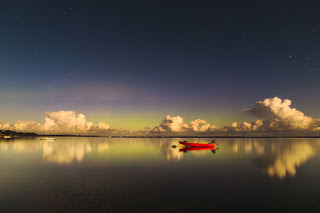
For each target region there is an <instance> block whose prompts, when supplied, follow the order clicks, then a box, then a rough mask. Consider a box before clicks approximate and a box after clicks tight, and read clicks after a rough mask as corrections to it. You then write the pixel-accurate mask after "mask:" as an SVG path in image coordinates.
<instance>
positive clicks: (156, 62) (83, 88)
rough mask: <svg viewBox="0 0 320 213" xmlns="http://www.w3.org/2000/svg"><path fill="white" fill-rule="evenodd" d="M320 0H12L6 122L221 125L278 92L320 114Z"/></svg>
mask: <svg viewBox="0 0 320 213" xmlns="http://www.w3.org/2000/svg"><path fill="white" fill-rule="evenodd" d="M319 10H320V3H319V1H315V0H314V1H311V0H310V1H309V0H306V1H301V0H300V1H298V0H296V1H294V0H287V1H276V0H261V1H259V0H252V1H245V0H243V1H241V0H219V1H213V0H211V1H173V0H170V1H165V0H162V1H150V0H149V1H133V0H131V1H122V0H114V1H107V0H106V1H79V0H78V1H58V0H54V1H43V0H42V1H14V0H10V1H1V2H0V74H1V75H0V121H9V122H14V121H16V120H38V121H42V120H43V114H44V112H47V111H58V110H73V111H76V112H78V113H83V114H85V115H86V117H87V119H88V120H90V121H93V122H99V121H105V122H107V123H108V124H110V125H111V126H113V127H115V128H132V129H139V128H143V127H145V126H155V125H157V124H159V122H161V119H163V118H164V116H166V115H168V114H169V115H173V116H176V115H180V116H182V117H183V118H184V119H185V120H186V121H190V120H194V119H197V118H201V119H204V120H206V121H208V122H210V123H214V124H216V125H225V124H228V123H230V122H231V121H238V122H241V121H244V120H253V118H252V117H250V116H248V115H247V114H245V113H244V112H243V111H242V109H244V108H247V107H250V106H252V105H253V104H254V103H255V102H256V101H258V100H263V99H264V98H272V97H275V96H278V97H280V98H288V99H290V100H292V101H293V107H296V108H297V109H299V110H301V111H303V112H304V113H305V114H306V115H308V116H313V117H320V116H319V115H320V108H319V105H320V100H319V92H320V84H319V79H320V62H319V61H320V60H319V59H320V51H319V50H320V12H319Z"/></svg>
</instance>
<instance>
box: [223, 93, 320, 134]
mask: <svg viewBox="0 0 320 213" xmlns="http://www.w3.org/2000/svg"><path fill="white" fill-rule="evenodd" d="M244 111H245V112H247V113H248V114H250V115H253V116H256V117H259V118H261V120H257V121H254V122H249V123H248V122H243V123H241V124H239V125H238V124H237V123H233V124H232V125H231V126H230V127H227V128H226V129H227V130H231V131H236V132H268V131H314V130H320V128H319V127H320V120H319V119H314V118H311V117H309V116H306V115H305V114H304V113H303V112H301V111H299V110H297V109H295V108H292V107H291V101H290V100H288V99H284V100H281V99H280V98H278V97H274V98H267V99H264V101H257V102H256V103H255V104H254V105H253V107H252V108H248V109H245V110H244ZM262 119H264V120H262Z"/></svg>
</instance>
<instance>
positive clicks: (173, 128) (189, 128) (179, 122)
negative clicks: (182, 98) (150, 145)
mask: <svg viewBox="0 0 320 213" xmlns="http://www.w3.org/2000/svg"><path fill="white" fill-rule="evenodd" d="M217 129H218V127H216V126H215V125H211V124H209V123H207V122H206V121H205V120H201V119H197V120H194V121H191V122H190V124H186V123H184V121H183V118H182V117H180V116H176V117H171V116H170V115H167V116H166V117H165V119H163V120H162V123H161V124H160V125H159V126H156V127H155V128H153V129H152V130H151V131H150V132H152V133H157V132H160V133H161V132H162V133H164V132H209V131H215V130H217Z"/></svg>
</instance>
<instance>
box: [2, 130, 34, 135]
mask: <svg viewBox="0 0 320 213" xmlns="http://www.w3.org/2000/svg"><path fill="white" fill-rule="evenodd" d="M0 136H18V137H37V136H39V135H38V134H36V133H26V132H16V131H11V130H0Z"/></svg>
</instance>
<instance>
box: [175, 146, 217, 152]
mask: <svg viewBox="0 0 320 213" xmlns="http://www.w3.org/2000/svg"><path fill="white" fill-rule="evenodd" d="M217 149H219V148H215V147H182V148H180V149H179V152H185V153H186V152H191V151H203V150H211V151H212V153H216V150H217Z"/></svg>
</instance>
